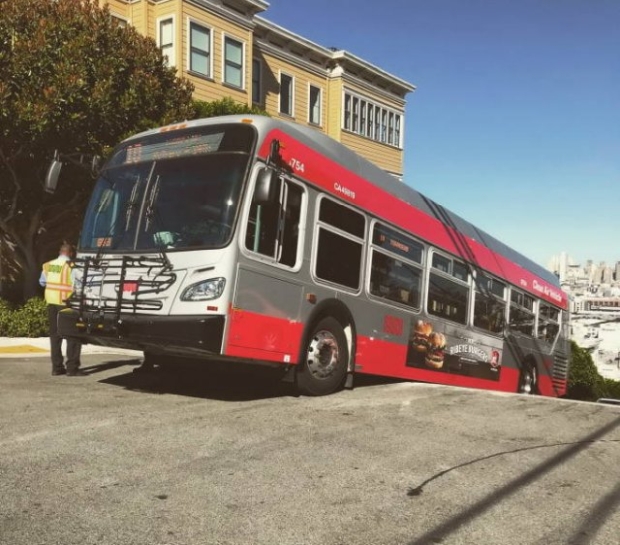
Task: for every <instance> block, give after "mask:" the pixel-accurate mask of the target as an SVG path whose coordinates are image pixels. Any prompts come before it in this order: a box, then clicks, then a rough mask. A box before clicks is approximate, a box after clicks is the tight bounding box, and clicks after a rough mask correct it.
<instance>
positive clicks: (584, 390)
mask: <svg viewBox="0 0 620 545" xmlns="http://www.w3.org/2000/svg"><path fill="white" fill-rule="evenodd" d="M566 397H568V398H570V399H580V400H582V401H596V400H597V399H600V398H602V397H606V398H614V399H620V382H619V381H617V380H612V379H606V378H604V377H602V376H601V374H600V373H599V372H598V369H597V368H596V365H595V364H594V361H593V360H592V356H591V355H590V352H588V351H587V350H586V349H585V348H581V347H580V346H579V345H577V343H575V342H574V341H572V342H571V364H570V368H569V371H568V389H567V392H566Z"/></svg>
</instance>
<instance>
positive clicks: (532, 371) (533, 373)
mask: <svg viewBox="0 0 620 545" xmlns="http://www.w3.org/2000/svg"><path fill="white" fill-rule="evenodd" d="M537 389H538V371H537V370H536V365H534V364H533V363H525V364H524V365H523V367H522V368H521V372H520V374H519V388H518V390H517V392H518V393H520V394H526V395H536V393H537Z"/></svg>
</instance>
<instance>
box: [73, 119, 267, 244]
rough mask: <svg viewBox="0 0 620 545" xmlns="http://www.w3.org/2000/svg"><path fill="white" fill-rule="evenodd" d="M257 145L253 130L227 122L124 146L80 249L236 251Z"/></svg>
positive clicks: (104, 181) (100, 189)
mask: <svg viewBox="0 0 620 545" xmlns="http://www.w3.org/2000/svg"><path fill="white" fill-rule="evenodd" d="M256 140H257V132H256V129H255V128H254V127H253V126H251V125H246V124H221V125H207V126H199V127H193V128H189V129H183V130H176V131H167V132H159V133H156V134H151V135H147V136H145V137H142V138H133V139H131V140H130V141H127V142H125V143H123V144H121V145H120V146H119V147H118V148H116V149H115V150H114V152H113V154H112V156H111V158H110V160H109V161H108V163H107V164H106V165H105V167H104V169H103V170H102V172H101V174H100V177H99V179H98V180H97V182H96V185H95V188H94V190H93V194H92V197H91V200H90V203H89V205H88V208H87V210H86V214H85V217H84V223H83V229H82V234H81V236H80V244H79V250H80V251H81V252H93V251H94V252H100V251H105V252H106V253H107V252H110V253H117V252H118V253H122V252H124V253H127V252H130V253H134V252H135V253H141V252H158V251H161V250H165V251H167V252H168V251H186V250H190V249H192V250H194V249H219V248H223V247H226V246H228V245H229V244H230V242H231V240H232V238H233V234H234V231H235V228H236V224H237V221H238V216H239V213H240V208H241V200H242V198H243V193H244V188H245V184H246V181H247V178H248V173H249V172H250V168H251V164H252V158H253V157H254V150H255V147H256Z"/></svg>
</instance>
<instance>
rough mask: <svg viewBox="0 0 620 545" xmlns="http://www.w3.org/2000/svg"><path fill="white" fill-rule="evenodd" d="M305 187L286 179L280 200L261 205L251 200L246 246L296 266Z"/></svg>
mask: <svg viewBox="0 0 620 545" xmlns="http://www.w3.org/2000/svg"><path fill="white" fill-rule="evenodd" d="M303 193H304V191H303V189H302V188H301V187H300V186H298V185H296V184H293V183H290V182H288V181H285V183H283V184H282V190H281V193H280V198H279V201H276V202H274V203H269V204H258V203H257V202H256V200H253V201H252V204H251V206H250V215H249V218H248V226H247V231H246V235H245V247H246V248H247V249H248V250H250V251H251V252H255V253H257V254H261V255H264V256H267V257H271V258H272V259H273V260H274V261H275V262H277V263H282V264H283V265H287V266H289V267H294V266H295V263H296V262H297V253H298V248H299V224H300V220H301V207H302V202H303Z"/></svg>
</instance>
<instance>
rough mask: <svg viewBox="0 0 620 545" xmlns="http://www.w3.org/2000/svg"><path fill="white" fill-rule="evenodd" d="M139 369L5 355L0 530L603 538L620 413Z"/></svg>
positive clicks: (202, 537)
mask: <svg viewBox="0 0 620 545" xmlns="http://www.w3.org/2000/svg"><path fill="white" fill-rule="evenodd" d="M136 363H137V362H136V360H132V359H130V358H128V357H127V356H122V355H86V356H85V357H84V367H85V368H86V369H87V371H88V372H89V375H88V376H86V377H76V378H68V377H51V376H50V374H49V362H48V360H47V358H45V357H30V356H29V357H20V358H3V359H0V395H1V400H2V402H1V403H2V404H1V412H0V543H2V544H7V545H8V544H10V545H26V544H29V545H30V544H63V545H70V544H80V545H84V544H91V543H92V544H95V543H96V544H153V545H155V544H231V545H232V544H235V545H237V544H265V545H267V544H268V545H275V544H294V545H314V544H317V545H319V544H320V545H337V544H340V545H356V544H368V545H371V544H372V545H381V544H386V545H387V544H390V545H394V544H427V543H445V544H452V543H454V544H456V543H472V544H473V543H476V544H496V543H497V544H499V543H502V544H519V545H522V544H529V543H533V544H541V545H543V544H545V545H546V544H554V543H558V544H560V543H561V544H566V543H573V544H586V543H587V544H610V545H612V544H613V545H617V543H618V535H620V510H618V506H619V504H620V464H619V460H620V407H614V406H603V405H596V404H585V403H577V402H567V401H561V400H552V399H543V398H533V397H529V398H528V397H523V396H516V395H514V396H512V395H504V394H496V393H488V392H478V391H473V390H465V389H456V388H448V387H442V386H433V385H425V384H412V383H404V382H390V381H382V380H365V381H363V382H360V383H359V385H358V387H357V388H356V389H355V390H353V391H345V392H342V393H339V394H336V395H333V396H329V397H326V398H304V397H295V396H294V395H293V394H292V392H291V390H290V389H289V387H288V386H286V385H282V384H280V383H279V382H278V381H277V378H278V377H277V376H276V374H275V373H274V372H273V371H271V370H268V369H244V368H240V367H231V366H223V365H216V366H207V367H205V368H203V369H202V370H201V371H197V370H195V369H184V370H183V371H182V372H179V373H167V372H166V373H164V372H157V373H156V374H154V375H151V376H141V375H138V374H135V373H133V372H132V371H133V369H134V368H135V365H136Z"/></svg>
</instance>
